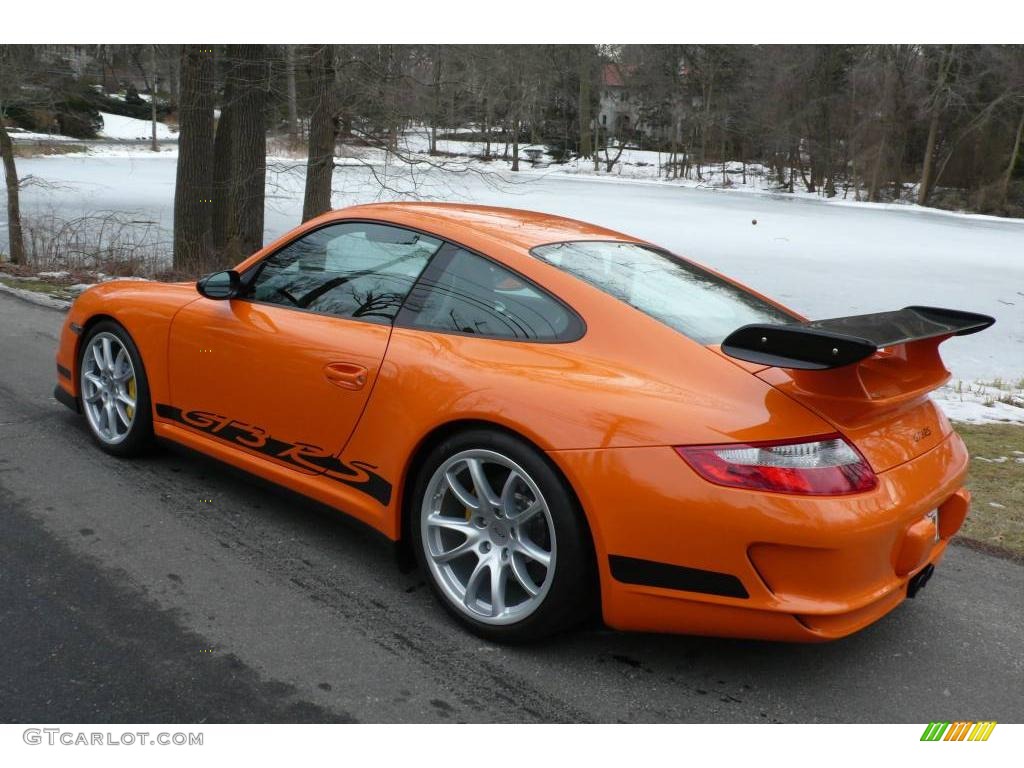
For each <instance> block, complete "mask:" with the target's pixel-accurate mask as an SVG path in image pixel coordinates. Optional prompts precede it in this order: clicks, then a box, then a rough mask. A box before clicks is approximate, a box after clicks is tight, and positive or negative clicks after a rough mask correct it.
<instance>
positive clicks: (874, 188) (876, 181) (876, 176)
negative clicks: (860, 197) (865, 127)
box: [868, 133, 886, 203]
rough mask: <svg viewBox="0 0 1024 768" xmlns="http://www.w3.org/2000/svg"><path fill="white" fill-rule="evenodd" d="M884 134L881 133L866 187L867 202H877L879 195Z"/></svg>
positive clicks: (883, 157)
mask: <svg viewBox="0 0 1024 768" xmlns="http://www.w3.org/2000/svg"><path fill="white" fill-rule="evenodd" d="M885 139H886V136H885V134H884V133H883V134H882V140H881V142H880V143H879V145H878V155H877V156H876V157H875V169H874V171H872V173H871V185H870V186H869V187H868V202H871V203H877V202H878V200H879V197H880V192H881V184H882V163H883V161H884V159H885V144H886V141H885Z"/></svg>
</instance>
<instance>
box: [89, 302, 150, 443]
mask: <svg viewBox="0 0 1024 768" xmlns="http://www.w3.org/2000/svg"><path fill="white" fill-rule="evenodd" d="M103 333H107V334H110V335H112V336H116V337H117V339H118V340H119V341H120V342H121V344H122V345H123V346H124V348H125V351H126V352H127V353H128V356H129V357H130V358H131V363H132V367H133V368H134V370H135V385H136V396H135V410H134V418H133V419H132V424H131V427H130V428H129V429H128V431H127V434H126V435H125V436H124V438H123V439H122V440H121V441H120V442H116V443H111V442H108V441H106V440H104V439H103V438H102V437H101V436H100V435H99V434H97V432H96V430H95V429H94V428H93V425H92V422H91V421H90V420H89V418H88V416H87V415H86V414H85V409H86V403H85V402H84V400H83V397H84V392H83V388H82V385H81V372H82V371H83V360H84V357H85V354H86V351H87V350H88V349H89V345H90V343H91V342H92V341H93V339H95V338H96V337H97V336H99V335H100V334H103ZM78 370H79V401H80V402H81V406H82V413H83V416H84V417H85V422H86V428H87V429H88V430H89V434H90V435H92V438H93V440H94V441H95V443H96V444H97V445H98V446H99V447H100V448H102V449H103V450H104V451H106V452H107V453H109V454H111V455H113V456H120V457H125V458H127V457H130V456H140V455H143V454H145V453H147V452H148V451H149V450H150V449H151V448H152V447H153V444H154V439H153V406H152V402H151V400H150V394H149V379H148V378H147V377H146V368H145V366H144V365H143V363H142V355H140V354H139V349H138V347H136V346H135V342H134V341H133V340H132V337H131V336H130V335H129V334H128V331H126V330H125V329H124V328H123V327H122V326H121V325H119V324H118V323H116V322H114V321H113V320H101V321H100V322H98V323H96V324H95V325H93V326H92V327H90V328H89V330H88V332H87V333H86V334H85V337H84V338H83V339H82V343H81V345H80V346H79V353H78Z"/></svg>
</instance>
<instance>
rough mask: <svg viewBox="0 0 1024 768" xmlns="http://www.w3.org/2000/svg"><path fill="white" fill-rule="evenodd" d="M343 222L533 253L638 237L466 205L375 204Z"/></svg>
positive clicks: (340, 214)
mask: <svg viewBox="0 0 1024 768" xmlns="http://www.w3.org/2000/svg"><path fill="white" fill-rule="evenodd" d="M332 215H334V216H337V218H339V219H345V218H357V217H359V216H360V215H365V216H367V217H369V218H377V217H378V216H379V217H381V218H384V219H386V220H389V221H393V222H394V223H396V224H404V225H406V226H411V227H417V228H421V229H424V230H426V231H428V232H434V233H436V234H437V235H439V236H441V237H450V238H452V239H454V240H458V235H457V233H458V231H459V230H462V231H467V232H472V234H473V235H476V236H485V237H489V238H493V239H494V240H495V241H499V242H502V243H506V244H509V245H514V246H518V247H520V248H523V249H525V250H529V249H531V248H534V247H535V246H538V245H543V244H545V243H558V242H564V241H566V240H619V241H628V242H639V241H638V240H637V239H636V238H634V237H630V236H629V235H624V234H622V233H621V232H616V231H614V230H611V229H606V228H604V227H599V226H597V225H595V224H588V223H586V222H583V221H577V220H576V219H569V218H565V217H564V216H555V215H553V214H549V213H540V212H538V211H525V210H520V209H517V208H498V207H494V206H487V205H469V204H462V203H433V202H423V203H419V202H416V203H412V202H400V203H370V204H367V205H357V206H353V207H351V208H344V209H341V210H338V211H332V212H331V213H330V214H327V217H332Z"/></svg>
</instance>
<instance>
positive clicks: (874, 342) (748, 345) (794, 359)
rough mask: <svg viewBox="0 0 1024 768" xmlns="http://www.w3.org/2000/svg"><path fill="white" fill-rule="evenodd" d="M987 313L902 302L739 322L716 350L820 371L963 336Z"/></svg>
mask: <svg viewBox="0 0 1024 768" xmlns="http://www.w3.org/2000/svg"><path fill="white" fill-rule="evenodd" d="M994 322H995V319H994V318H992V317H989V316H988V315H979V314H976V313H974V312H963V311H961V310H957V309H940V308H938V307H904V308H903V309H900V310H896V311H894V312H877V313H874V314H870V315H852V316H850V317H835V318H831V319H828V320H813V321H808V322H804V323H787V324H784V325H771V324H767V323H755V324H753V325H744V326H743V327H741V328H737V329H736V330H735V331H733V332H732V333H730V334H729V336H728V337H727V338H726V339H725V341H723V342H722V346H721V349H722V352H724V353H725V354H727V355H729V356H730V357H734V358H736V359H738V360H745V361H747V362H749V363H758V364H761V365H768V366H773V367H778V368H790V369H796V370H801V371H822V370H827V369H830V368H842V367H843V366H847V365H852V364H853V363H857V362H860V361H861V360H864V359H866V358H868V357H871V356H872V355H874V354H875V353H876V352H878V351H879V350H882V349H886V348H889V347H896V346H900V345H904V344H910V343H912V342H916V341H923V340H925V339H938V341H936V346H937V344H938V343H939V342H941V341H942V340H944V339H946V338H948V337H950V336H966V335H968V334H971V333H977V332H978V331H983V330H985V329H986V328H988V327H989V326H990V325H992V324H993V323H994Z"/></svg>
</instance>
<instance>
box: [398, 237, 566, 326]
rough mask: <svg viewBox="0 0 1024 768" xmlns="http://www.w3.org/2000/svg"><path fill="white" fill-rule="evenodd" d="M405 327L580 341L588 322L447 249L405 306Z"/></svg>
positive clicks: (485, 263)
mask: <svg viewBox="0 0 1024 768" xmlns="http://www.w3.org/2000/svg"><path fill="white" fill-rule="evenodd" d="M398 322H399V324H401V325H406V326H409V327H412V328H420V329H423V330H432V331H441V332H444V333H456V334H463V335H474V336H481V337H485V338H492V339H514V340H519V341H544V342H556V341H575V340H576V339H578V338H580V337H581V336H582V335H583V330H584V329H583V322H582V320H580V319H579V317H578V316H577V315H576V313H575V312H573V311H572V310H570V309H569V308H568V307H567V306H566V305H565V304H563V303H562V302H561V301H559V300H558V299H556V298H555V297H553V296H551V295H550V294H548V293H547V292H546V291H544V290H542V289H541V288H540V287H538V286H537V285H535V284H533V283H532V282H530V281H528V280H527V279H525V278H523V277H521V276H520V275H517V274H516V273H515V272H512V271H511V270H509V269H506V268H504V267H502V266H501V265H499V264H496V263H495V262H493V261H491V260H490V259H486V258H483V257H482V256H478V255H476V254H475V253H471V252H469V251H467V250H465V249H463V248H458V247H456V246H451V247H449V248H448V249H442V251H441V252H440V253H438V255H437V256H435V257H434V260H433V261H432V262H431V264H430V266H429V267H428V268H427V270H426V271H425V272H424V273H423V275H422V277H421V278H420V280H419V281H418V282H417V283H416V286H415V287H414V288H413V290H412V292H411V293H410V294H409V298H408V299H407V300H406V302H405V306H404V307H403V309H402V313H401V314H400V316H399V319H398Z"/></svg>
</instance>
